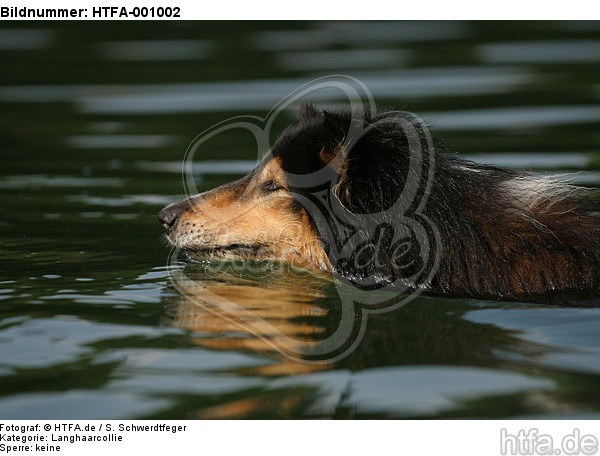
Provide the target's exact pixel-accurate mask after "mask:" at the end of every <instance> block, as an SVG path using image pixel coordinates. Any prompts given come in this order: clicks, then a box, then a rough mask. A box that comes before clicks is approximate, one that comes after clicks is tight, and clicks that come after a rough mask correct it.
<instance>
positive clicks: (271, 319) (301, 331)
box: [165, 266, 336, 375]
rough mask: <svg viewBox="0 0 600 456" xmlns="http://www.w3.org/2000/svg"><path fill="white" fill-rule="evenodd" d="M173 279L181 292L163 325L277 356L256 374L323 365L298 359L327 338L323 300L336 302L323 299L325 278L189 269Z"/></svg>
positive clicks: (227, 346) (209, 342) (214, 343)
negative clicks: (313, 345) (253, 274)
mask: <svg viewBox="0 0 600 456" xmlns="http://www.w3.org/2000/svg"><path fill="white" fill-rule="evenodd" d="M284 267H285V268H286V270H288V271H292V269H291V268H288V267H287V266H284ZM174 283H175V284H176V287H177V289H178V291H179V295H180V296H178V297H177V298H175V299H174V300H173V301H172V302H171V304H170V305H169V306H168V308H167V312H166V315H165V319H166V321H165V323H167V324H168V325H169V326H176V327H179V328H185V329H188V330H191V331H193V332H194V333H195V334H197V338H196V339H195V341H196V342H197V343H198V344H200V345H202V346H204V347H207V348H211V349H218V350H244V351H252V352H256V353H261V354H266V355H268V356H271V355H272V356H274V357H276V358H277V359H278V360H279V362H278V363H277V364H269V365H266V366H263V367H259V368H258V372H257V374H260V375H266V374H268V375H277V374H279V373H286V374H289V373H290V372H293V373H302V372H305V371H313V370H315V369H320V368H321V367H324V365H325V364H326V363H301V362H298V360H297V357H298V356H299V354H300V353H302V352H303V351H305V352H306V351H310V348H309V347H310V344H312V343H315V342H318V341H319V340H322V339H323V338H326V337H327V328H326V324H325V317H328V316H330V310H331V309H328V308H327V307H325V305H324V304H323V303H324V302H325V301H327V302H328V304H327V305H331V302H334V303H335V302H336V301H335V300H333V299H330V300H327V298H326V290H325V288H326V287H331V286H332V285H331V283H330V282H329V281H327V280H325V279H323V278H319V277H316V276H313V275H310V274H308V273H305V272H301V271H297V270H296V271H295V272H292V273H291V274H288V273H280V274H275V273H269V274H268V276H267V277H264V276H263V277H260V278H253V277H248V276H247V275H244V276H243V277H242V276H240V275H236V274H232V273H230V272H227V271H217V270H214V269H210V270H209V269H205V268H203V267H198V268H194V267H191V268H190V267H188V268H186V270H185V274H181V275H179V276H177V277H175V278H174ZM334 305H335V304H334ZM286 354H287V355H288V356H286Z"/></svg>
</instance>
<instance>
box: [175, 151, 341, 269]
mask: <svg viewBox="0 0 600 456" xmlns="http://www.w3.org/2000/svg"><path fill="white" fill-rule="evenodd" d="M182 205H183V207H182ZM176 206H179V209H178V210H179V213H178V217H177V219H176V220H175V221H174V224H173V226H171V227H170V229H169V230H168V232H167V238H168V240H169V241H170V242H171V243H172V244H174V245H175V246H176V247H180V248H183V249H186V250H188V251H192V252H196V253H197V254H199V255H201V256H205V257H218V258H226V259H256V260H276V261H284V262H288V263H292V264H296V265H298V266H302V267H307V268H309V269H315V268H317V269H324V270H329V268H330V266H329V261H328V259H327V255H326V254H325V251H324V250H323V247H322V245H321V242H320V241H319V239H318V237H317V235H316V233H315V231H314V229H313V227H312V226H311V223H310V220H309V217H308V214H307V213H306V211H305V210H304V209H303V208H302V207H301V206H299V205H298V204H297V203H295V202H294V199H293V196H292V194H291V193H290V192H289V190H288V186H287V181H286V178H285V173H284V172H283V170H282V168H281V165H280V162H279V159H278V158H273V157H272V156H270V155H267V157H265V159H264V160H263V161H262V163H260V164H259V166H258V167H257V168H256V169H255V170H254V171H252V172H251V173H250V174H248V175H247V176H245V177H244V178H242V179H240V180H238V181H235V182H232V183H229V184H226V185H223V186H221V187H218V188H215V189H214V190H211V191H208V192H205V193H202V194H200V195H197V196H194V197H192V198H189V199H187V200H185V201H183V202H180V203H176V204H175V205H171V206H168V207H167V208H165V209H166V210H169V208H170V207H176Z"/></svg>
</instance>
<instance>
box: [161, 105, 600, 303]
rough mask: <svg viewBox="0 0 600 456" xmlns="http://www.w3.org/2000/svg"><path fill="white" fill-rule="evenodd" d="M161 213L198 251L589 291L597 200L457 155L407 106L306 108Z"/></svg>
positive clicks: (349, 273)
mask: <svg viewBox="0 0 600 456" xmlns="http://www.w3.org/2000/svg"><path fill="white" fill-rule="evenodd" d="M407 195H409V196H407ZM159 221H160V223H161V224H162V225H163V227H164V229H165V232H166V236H167V239H168V240H169V242H170V243H171V244H173V245H174V246H176V247H179V248H183V249H185V250H188V251H190V252H193V253H194V254H195V255H200V256H207V257H218V258H225V259H244V260H272V261H283V262H288V263H292V264H294V265H297V266H300V267H302V268H305V269H309V270H313V271H321V272H324V273H326V274H332V275H334V276H337V277H338V278H346V279H348V280H351V281H354V282H357V283H358V284H359V285H360V286H362V287H365V288H369V287H373V286H374V284H375V285H376V284H396V283H399V284H401V285H402V286H403V287H401V288H403V289H421V290H424V291H426V292H431V293H434V294H446V295H452V296H466V297H481V298H493V299H527V298H528V297H531V296H537V295H542V294H544V293H548V292H570V291H577V292H591V293H593V294H595V293H596V292H598V291H600V203H599V202H598V200H597V199H595V198H593V197H592V196H590V195H588V194H587V191H586V190H585V189H580V188H577V187H574V186H572V185H570V184H567V183H562V182H557V181H555V180H552V179H549V178H545V177H539V176H535V175H533V174H529V173H518V172H514V171H510V170H506V169H501V168H497V167H494V166H487V165H481V164H477V163H474V162H471V161H468V160H464V159H461V158H458V157H456V156H455V155H452V154H450V153H447V152H445V151H444V147H443V146H441V145H439V144H437V143H435V142H433V141H432V140H431V139H430V138H429V135H428V132H427V129H426V126H424V124H423V123H422V122H421V121H420V120H419V119H418V118H416V117H415V116H412V115H410V114H408V113H404V112H397V111H385V112H379V113H377V112H373V111H372V110H368V109H361V110H351V109H347V110H330V111H322V110H318V109H317V108H315V107H314V106H313V105H310V104H303V105H302V106H301V108H300V115H299V120H298V122H297V123H296V124H294V125H292V126H290V127H288V128H287V129H286V130H285V131H284V132H283V133H282V134H281V136H280V137H279V138H278V139H277V141H276V142H275V143H274V144H273V147H272V148H271V149H270V150H269V151H268V152H267V153H266V155H265V156H264V158H263V159H262V160H261V161H260V162H259V164H258V165H257V167H256V168H255V169H254V170H253V171H251V172H250V173H249V174H248V175H246V176H245V177H243V178H241V179H240V180H237V181H235V182H231V183H229V184H226V185H223V186H221V187H218V188H215V189H213V190H210V191H207V192H205V193H202V194H199V195H196V196H192V197H190V198H186V199H185V200H183V201H180V202H177V203H173V204H171V205H169V206H167V207H165V208H164V209H163V210H161V211H160V213H159ZM431 258H433V259H431ZM425 270H429V271H430V272H431V274H426V273H424V271H425Z"/></svg>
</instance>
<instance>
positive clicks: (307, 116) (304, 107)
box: [298, 101, 320, 123]
mask: <svg viewBox="0 0 600 456" xmlns="http://www.w3.org/2000/svg"><path fill="white" fill-rule="evenodd" d="M319 115H320V113H319V110H318V109H317V108H315V107H314V105H313V104H312V103H309V102H308V101H303V102H302V103H300V108H299V115H298V120H299V121H300V122H301V123H304V122H308V121H309V120H311V119H316V118H318V117H319Z"/></svg>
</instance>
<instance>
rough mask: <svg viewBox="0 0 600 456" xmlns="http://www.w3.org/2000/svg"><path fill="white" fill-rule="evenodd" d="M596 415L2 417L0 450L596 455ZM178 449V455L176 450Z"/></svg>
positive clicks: (90, 455)
mask: <svg viewBox="0 0 600 456" xmlns="http://www.w3.org/2000/svg"><path fill="white" fill-rule="evenodd" d="M599 438H600V427H599V426H598V421H581V420H578V421H575V420H573V421H565V420H563V421H541V420H519V421H517V420H512V421H511V420H509V421H368V420H367V421H328V422H324V421H0V454H12V455H24V454H42V453H44V454H46V453H51V454H60V455H77V456H79V455H82V454H84V455H86V456H95V455H98V456H106V455H107V454H108V455H110V456H119V455H127V456H130V455H132V454H143V455H159V454H160V455H162V454H211V455H212V454H226V455H230V454H235V455H250V456H254V455H256V456H270V455H273V456H281V455H282V454H285V455H288V456H290V455H292V456H293V455H311V456H312V455H328V454H331V455H344V456H352V455H357V456H358V455H360V456H364V455H386V454H394V455H396V454H397V455H403V454H410V455H448V454H451V455H454V454H456V455H461V456H471V455H472V456H482V455H486V456H488V455H555V456H556V455H586V456H587V455H596V454H598V453H599V443H598V442H599ZM175 452H176V453H175Z"/></svg>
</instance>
